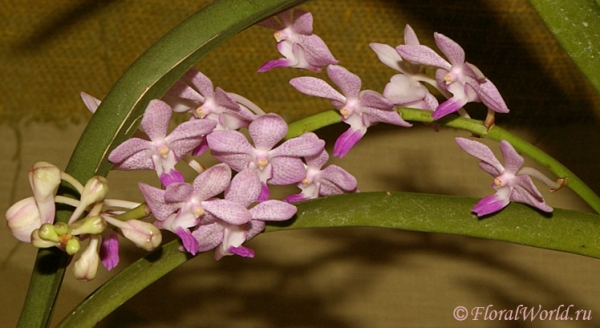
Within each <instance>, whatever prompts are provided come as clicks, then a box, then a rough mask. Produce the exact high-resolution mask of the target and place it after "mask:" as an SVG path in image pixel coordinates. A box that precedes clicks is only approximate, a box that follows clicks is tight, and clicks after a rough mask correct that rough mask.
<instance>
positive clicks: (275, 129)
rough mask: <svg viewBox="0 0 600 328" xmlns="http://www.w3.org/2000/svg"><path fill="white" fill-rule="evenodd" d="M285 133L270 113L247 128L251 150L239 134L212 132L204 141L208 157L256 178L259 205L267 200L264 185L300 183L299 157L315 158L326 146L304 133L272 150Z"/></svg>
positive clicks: (285, 126)
mask: <svg viewBox="0 0 600 328" xmlns="http://www.w3.org/2000/svg"><path fill="white" fill-rule="evenodd" d="M287 130H288V128H287V124H286V123H285V121H284V120H283V119H282V118H281V117H280V116H279V115H277V114H273V113H270V114H266V115H263V116H260V117H259V118H257V119H256V120H255V121H254V122H252V123H250V126H249V127H248V132H249V133H250V137H251V138H252V141H253V142H254V146H252V145H251V144H250V143H249V142H248V139H246V136H244V135H243V134H242V133H241V132H238V131H214V132H213V133H211V134H210V135H208V136H207V141H208V145H209V147H210V149H211V154H212V155H213V156H214V157H215V158H217V159H218V160H220V161H221V162H224V163H227V164H229V165H230V166H231V168H233V169H234V170H235V171H238V172H241V171H243V170H245V169H251V170H252V171H253V172H255V174H257V176H258V177H259V180H260V182H261V183H262V188H261V189H262V192H261V196H260V197H259V201H263V200H266V199H267V198H268V197H269V189H268V187H267V185H266V184H267V183H269V184H273V185H288V184H294V183H297V182H299V181H300V180H302V179H303V178H304V173H303V172H304V164H303V163H302V160H301V159H300V157H303V156H311V155H315V154H317V153H319V152H320V151H321V150H322V149H323V147H324V146H325V142H324V141H323V140H321V139H319V138H318V137H317V136H316V135H315V134H314V133H305V134H303V135H301V136H299V137H297V138H293V139H290V140H287V141H285V142H284V143H282V144H281V145H279V146H278V147H276V148H274V147H275V145H276V144H277V143H278V142H279V141H281V140H282V139H283V138H284V137H285V135H286V134H287Z"/></svg>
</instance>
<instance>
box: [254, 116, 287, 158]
mask: <svg viewBox="0 0 600 328" xmlns="http://www.w3.org/2000/svg"><path fill="white" fill-rule="evenodd" d="M287 131H288V126H287V123H285V121H284V120H283V119H282V118H281V116H279V115H277V114H272V113H269V114H266V115H262V116H260V117H259V118H257V119H256V120H254V122H252V123H250V126H249V127H248V132H249V133H250V137H251V138H252V141H254V145H255V146H256V148H258V149H272V148H273V147H274V146H275V145H276V144H277V143H278V142H279V141H280V140H281V139H283V138H284V137H285V135H286V134H287Z"/></svg>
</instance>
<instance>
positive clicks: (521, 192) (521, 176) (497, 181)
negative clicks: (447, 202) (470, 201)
mask: <svg viewBox="0 0 600 328" xmlns="http://www.w3.org/2000/svg"><path fill="white" fill-rule="evenodd" d="M456 142H457V143H458V145H459V146H460V148H462V149H463V150H464V151H466V152H467V153H468V154H469V155H471V156H473V157H476V158H478V159H480V160H481V162H479V167H481V168H482V169H483V170H484V171H486V172H487V173H489V174H490V175H492V176H493V177H494V182H493V183H492V187H494V189H496V194H494V195H491V196H488V197H485V198H483V199H482V200H480V201H479V202H478V203H477V204H476V205H475V206H474V207H473V209H472V211H473V212H475V213H476V214H477V216H479V217H481V216H484V215H488V214H491V213H494V212H497V211H500V210H501V209H503V208H504V207H506V206H507V205H508V204H509V203H510V202H511V201H514V202H519V203H525V204H528V205H531V206H533V207H536V208H539V209H540V210H542V211H545V212H552V207H550V206H548V205H546V202H545V201H544V197H543V196H542V194H541V193H540V192H539V191H538V189H537V188H536V186H535V185H534V184H533V181H531V177H530V175H533V176H535V177H536V178H539V179H540V180H541V181H542V182H544V183H547V181H550V179H548V178H547V177H545V176H543V175H542V174H541V173H540V172H538V171H536V170H534V169H532V168H521V167H522V166H523V163H524V159H523V157H521V156H520V155H519V154H518V153H517V151H516V150H515V149H514V148H513V146H512V145H511V144H510V143H508V141H506V140H502V141H500V151H501V152H502V157H503V158H504V166H503V165H502V164H500V162H499V161H498V159H497V158H496V156H494V153H492V151H491V150H490V148H489V147H488V146H486V145H484V144H482V143H480V142H477V141H473V140H469V139H465V138H456ZM545 180H546V181H545Z"/></svg>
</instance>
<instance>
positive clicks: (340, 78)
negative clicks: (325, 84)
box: [327, 65, 362, 98]
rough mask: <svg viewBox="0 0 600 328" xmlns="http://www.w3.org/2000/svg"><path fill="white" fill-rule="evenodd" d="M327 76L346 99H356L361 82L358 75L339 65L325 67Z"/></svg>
mask: <svg viewBox="0 0 600 328" xmlns="http://www.w3.org/2000/svg"><path fill="white" fill-rule="evenodd" d="M327 76H329V78H330V79H331V80H332V81H333V83H335V84H336V85H337V86H338V87H339V88H340V90H341V91H342V94H344V96H345V97H346V98H358V96H359V93H360V89H361V86H362V82H361V80H360V77H358V75H356V74H354V73H351V72H350V71H349V70H347V69H346V68H344V67H342V66H339V65H330V66H328V67H327Z"/></svg>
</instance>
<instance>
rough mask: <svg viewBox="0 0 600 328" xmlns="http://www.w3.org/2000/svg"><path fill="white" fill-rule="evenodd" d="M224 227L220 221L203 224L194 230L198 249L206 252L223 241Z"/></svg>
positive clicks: (193, 234) (193, 233)
mask: <svg viewBox="0 0 600 328" xmlns="http://www.w3.org/2000/svg"><path fill="white" fill-rule="evenodd" d="M224 230H225V229H224V227H223V225H222V224H221V223H220V222H214V223H210V224H205V225H201V226H199V227H198V228H196V230H194V231H193V232H192V236H194V238H196V240H197V241H198V251H199V252H206V251H208V250H211V249H213V248H215V247H217V246H219V244H221V243H222V242H223V231H224Z"/></svg>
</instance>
